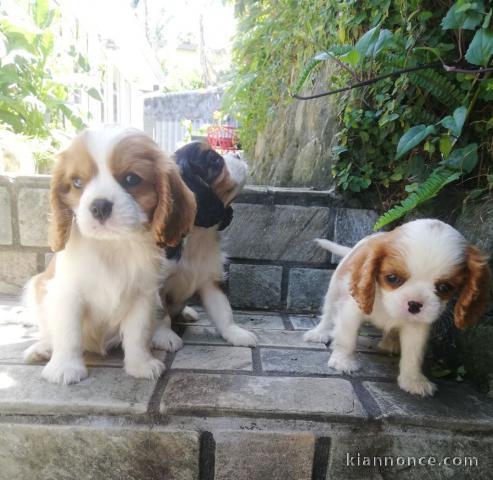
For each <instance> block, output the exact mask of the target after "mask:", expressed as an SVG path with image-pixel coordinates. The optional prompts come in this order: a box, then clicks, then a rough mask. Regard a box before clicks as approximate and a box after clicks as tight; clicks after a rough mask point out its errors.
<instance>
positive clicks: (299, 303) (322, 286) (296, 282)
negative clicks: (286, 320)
mask: <svg viewBox="0 0 493 480" xmlns="http://www.w3.org/2000/svg"><path fill="white" fill-rule="evenodd" d="M332 273H333V272H332V270H320V269H315V268H292V269H291V270H289V283H288V299H287V305H288V308H289V309H293V310H312V311H319V310H320V309H321V307H322V303H323V299H324V297H325V294H326V293H327V288H328V287H329V282H330V278H331V277H332Z"/></svg>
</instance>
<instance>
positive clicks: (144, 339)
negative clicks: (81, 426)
mask: <svg viewBox="0 0 493 480" xmlns="http://www.w3.org/2000/svg"><path fill="white" fill-rule="evenodd" d="M51 208H52V224H51V232H50V237H51V239H50V243H51V246H52V249H53V250H54V251H56V252H57V253H56V255H55V256H54V257H53V259H52V261H51V262H50V264H49V266H48V268H47V270H46V271H45V272H44V273H42V274H39V275H37V276H35V277H34V278H33V279H32V280H31V281H30V282H29V284H28V286H27V290H26V303H27V306H28V311H30V313H31V314H32V316H33V317H35V318H36V319H37V321H38V324H39V327H40V330H41V339H40V341H39V342H37V343H35V344H34V345H32V346H31V347H30V348H29V349H28V350H27V351H26V352H25V359H26V360H27V361H38V360H42V359H49V362H48V363H47V365H46V366H45V367H44V369H43V372H42V375H43V377H44V378H46V379H47V380H49V381H50V382H54V383H62V384H68V383H75V382H79V381H80V380H82V379H83V378H84V377H86V376H87V369H86V366H85V365H84V361H83V357H82V353H83V351H92V352H97V353H100V354H102V355H104V354H105V352H106V350H107V348H108V347H109V346H111V345H115V344H118V343H120V342H122V344H123V349H124V351H125V360H124V363H125V370H126V372H127V373H128V374H129V375H132V376H135V377H143V378H156V377H158V376H159V375H160V374H161V372H162V371H163V369H164V365H163V363H162V362H161V361H160V360H158V359H156V358H154V357H153V356H152V354H151V351H150V340H151V335H152V332H153V329H154V325H153V320H154V317H155V307H156V305H157V303H158V301H157V298H158V297H157V292H158V287H159V284H160V281H161V279H162V275H163V273H162V272H163V261H164V262H165V258H164V252H163V248H162V247H165V246H166V245H169V244H171V245H174V244H177V243H179V241H180V240H181V237H182V236H183V235H184V234H186V233H187V231H188V230H189V229H190V228H191V226H192V224H193V220H194V218H195V199H194V196H193V193H192V192H191V191H190V190H189V189H188V188H187V187H186V185H185V184H184V183H183V181H182V179H181V176H180V174H179V171H178V168H177V166H176V165H175V163H174V162H172V161H171V160H169V159H168V158H167V157H166V156H165V155H164V154H163V153H162V152H161V151H160V150H159V148H158V146H157V145H156V144H155V143H154V142H153V141H152V140H151V139H150V138H149V137H147V136H146V135H145V134H144V133H142V132H140V131H138V130H135V129H124V128H122V127H117V126H106V127H102V128H100V129H96V130H86V131H84V132H83V133H81V134H80V135H79V136H78V137H77V138H75V140H74V141H73V142H72V144H71V145H70V147H69V148H68V149H67V150H65V151H64V152H62V153H61V154H60V156H59V159H58V163H57V165H56V167H55V170H54V172H53V177H52V185H51ZM164 271H165V269H164Z"/></svg>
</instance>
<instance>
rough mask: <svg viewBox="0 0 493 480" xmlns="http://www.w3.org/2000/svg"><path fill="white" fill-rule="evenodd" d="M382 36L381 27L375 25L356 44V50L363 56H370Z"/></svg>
mask: <svg viewBox="0 0 493 480" xmlns="http://www.w3.org/2000/svg"><path fill="white" fill-rule="evenodd" d="M379 36H380V27H373V28H371V29H370V30H368V31H367V32H366V33H365V34H364V35H363V36H362V37H361V38H360V39H359V40H358V41H357V43H356V45H355V46H354V48H355V50H356V51H357V52H358V53H359V56H360V57H361V58H364V57H369V56H371V55H372V52H373V49H374V47H375V44H376V43H377V41H378V38H379Z"/></svg>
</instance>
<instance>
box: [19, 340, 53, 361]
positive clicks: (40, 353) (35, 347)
mask: <svg viewBox="0 0 493 480" xmlns="http://www.w3.org/2000/svg"><path fill="white" fill-rule="evenodd" d="M22 357H23V358H24V361H25V362H27V363H32V362H42V361H44V360H49V359H50V357H51V348H50V346H49V345H48V344H47V343H45V342H36V343H33V344H32V345H31V346H30V347H28V348H26V350H24V353H23V354H22Z"/></svg>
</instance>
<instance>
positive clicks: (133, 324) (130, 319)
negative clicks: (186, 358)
mask: <svg viewBox="0 0 493 480" xmlns="http://www.w3.org/2000/svg"><path fill="white" fill-rule="evenodd" d="M154 314H155V307H154V302H153V299H152V298H147V297H145V296H143V295H141V296H139V297H137V298H136V299H135V301H134V303H133V305H132V307H131V309H130V311H129V312H128V314H127V316H126V317H125V319H124V320H123V322H122V327H121V329H122V333H123V350H124V351H125V360H124V363H125V371H126V372H127V373H128V374H129V375H132V377H138V378H150V379H155V378H157V377H159V375H161V373H162V372H163V370H164V364H163V362H161V360H158V359H157V358H154V357H153V356H152V353H151V351H150V343H151V336H152V328H153V325H154Z"/></svg>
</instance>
